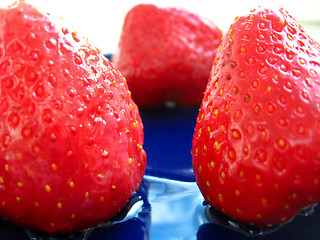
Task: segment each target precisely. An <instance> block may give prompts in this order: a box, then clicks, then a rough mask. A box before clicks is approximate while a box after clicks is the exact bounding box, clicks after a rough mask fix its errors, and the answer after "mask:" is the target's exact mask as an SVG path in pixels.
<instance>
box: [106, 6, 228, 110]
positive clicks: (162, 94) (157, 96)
mask: <svg viewBox="0 0 320 240" xmlns="http://www.w3.org/2000/svg"><path fill="white" fill-rule="evenodd" d="M221 38H222V31H221V30H220V29H219V28H218V27H217V26H216V25H215V24H213V23H212V22H210V21H209V20H206V19H204V18H202V17H200V16H198V15H196V14H193V13H190V12H188V11H186V10H184V9H178V8H173V7H171V8H169V7H168V8H162V7H157V6H155V5H152V4H139V5H137V6H135V7H133V8H132V9H131V10H130V11H129V12H128V13H127V15H126V17H125V20H124V23H123V27H122V32H121V36H120V40H119V45H118V49H117V51H116V52H115V54H114V56H113V59H112V61H113V62H114V64H115V66H116V67H117V68H118V69H119V70H120V71H121V72H122V74H123V75H124V76H125V77H126V79H127V81H128V85H129V89H130V91H131V92H132V98H133V100H134V101H135V102H136V104H137V105H138V106H139V107H144V108H148V107H154V106H156V105H161V104H163V103H165V102H175V103H176V104H177V105H180V106H199V105H200V103H201V99H202V97H203V92H204V90H205V86H206V84H207V82H208V78H209V73H210V70H211V67H212V60H213V57H214V55H215V54H216V52H217V48H218V46H219V44H220V42H221Z"/></svg>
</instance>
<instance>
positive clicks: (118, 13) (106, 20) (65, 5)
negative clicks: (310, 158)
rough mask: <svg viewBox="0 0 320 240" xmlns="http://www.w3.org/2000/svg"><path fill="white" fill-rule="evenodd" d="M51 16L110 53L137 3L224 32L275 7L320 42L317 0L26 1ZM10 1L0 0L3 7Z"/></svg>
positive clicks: (319, 7)
mask: <svg viewBox="0 0 320 240" xmlns="http://www.w3.org/2000/svg"><path fill="white" fill-rule="evenodd" d="M28 1H29V2H32V3H34V4H35V5H36V6H38V7H39V8H40V9H43V10H44V11H46V12H50V13H51V15H56V16H61V17H63V19H64V20H65V22H66V23H67V24H68V25H70V26H72V27H74V29H75V30H77V31H78V32H79V33H80V34H81V35H83V36H85V37H86V38H88V39H89V41H90V42H91V43H93V44H94V45H95V46H97V47H98V48H100V49H101V50H102V52H104V53H112V52H114V51H115V48H116V47H117V43H118V39H119V35H120V32H121V26H122V23H123V19H124V17H125V14H126V13H127V11H128V10H129V9H130V8H131V7H133V6H134V5H136V4H138V3H156V4H158V5H162V6H176V7H183V8H185V9H187V10H189V11H192V12H195V13H197V14H200V15H202V16H204V17H206V18H209V19H211V20H212V21H213V22H214V23H215V24H216V25H218V26H219V27H220V28H221V29H222V30H223V31H224V32H226V31H227V30H228V28H229V26H230V24H231V23H232V22H233V19H234V17H236V16H240V15H241V14H246V13H248V12H249V10H250V9H252V8H255V7H257V6H258V5H265V3H268V5H270V4H272V5H277V6H281V7H283V8H285V9H287V10H288V11H289V12H290V13H291V15H292V16H293V17H295V18H296V19H297V20H298V21H299V22H300V24H301V25H302V26H303V27H304V28H305V30H306V31H307V32H308V33H309V35H311V36H312V37H313V38H314V39H315V40H317V41H319V42H320V14H319V12H320V1H318V0H303V1H294V0H282V1H281V0H277V1H275V0H271V1H270V0H268V1H258V0H222V1H221V0H219V1H217V0H214V1H210V0H161V1H160V0H158V1H155V0H153V1H152V0H149V1H147V0H144V1H137V0H112V1H110V0H28ZM12 2H13V0H0V7H5V6H7V5H8V4H10V3H12Z"/></svg>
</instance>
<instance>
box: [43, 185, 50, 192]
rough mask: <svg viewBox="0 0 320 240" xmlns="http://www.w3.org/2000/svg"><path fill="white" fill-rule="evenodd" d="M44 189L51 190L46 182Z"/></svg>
mask: <svg viewBox="0 0 320 240" xmlns="http://www.w3.org/2000/svg"><path fill="white" fill-rule="evenodd" d="M44 190H45V191H46V192H51V187H50V186H49V185H48V184H47V185H45V187H44Z"/></svg>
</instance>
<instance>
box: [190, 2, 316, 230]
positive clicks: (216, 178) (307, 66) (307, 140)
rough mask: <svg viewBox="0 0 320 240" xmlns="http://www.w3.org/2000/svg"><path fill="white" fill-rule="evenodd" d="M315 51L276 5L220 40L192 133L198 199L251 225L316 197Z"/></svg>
mask: <svg viewBox="0 0 320 240" xmlns="http://www.w3.org/2000/svg"><path fill="white" fill-rule="evenodd" d="M319 60H320V52H319V44H318V43H316V42H315V41H313V40H312V39H311V38H310V37H309V36H308V35H307V34H306V33H305V31H304V30H303V29H302V27H301V26H300V25H299V24H298V23H297V21H296V20H295V19H294V18H293V17H292V16H290V15H289V13H288V12H287V11H285V10H283V9H279V10H270V9H265V8H262V7H259V8H257V9H256V10H252V11H251V12H250V14H248V15H245V16H242V17H240V18H239V19H237V20H236V21H235V22H234V23H233V24H232V25H231V27H230V30H229V31H228V33H226V34H225V36H224V39H223V41H222V43H221V46H220V47H219V51H218V53H217V55H216V58H215V60H214V66H213V69H212V74H211V78H210V81H209V84H208V86H207V89H206V93H205V96H204V99H203V102H202V105H201V108H200V112H199V116H198V119H197V124H196V128H195V134H194V139H193V149H192V154H193V166H194V173H195V177H196V180H197V182H198V185H199V188H200V190H201V192H202V194H203V196H204V197H205V199H206V200H207V201H208V202H209V203H210V204H211V205H212V206H214V207H215V208H217V209H218V210H220V211H222V212H224V213H225V214H226V215H228V216H229V217H231V218H234V219H236V220H239V221H242V222H245V223H248V224H253V225H256V226H270V225H275V224H279V223H282V222H286V221H289V220H290V219H291V218H292V217H294V216H295V214H297V212H298V211H300V210H301V209H302V208H304V207H305V206H307V205H309V204H313V203H316V202H319V201H320V147H319V146H320V113H319V111H320V76H319V74H320V64H319Z"/></svg>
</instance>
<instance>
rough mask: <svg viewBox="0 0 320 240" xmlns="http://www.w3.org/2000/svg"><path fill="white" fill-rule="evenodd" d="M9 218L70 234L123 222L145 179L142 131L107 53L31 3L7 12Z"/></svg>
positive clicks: (2, 75)
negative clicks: (115, 219) (118, 218)
mask: <svg viewBox="0 0 320 240" xmlns="http://www.w3.org/2000/svg"><path fill="white" fill-rule="evenodd" d="M0 21H1V25H0V32H1V38H0V79H1V92H0V109H1V110H0V111H1V115H0V139H1V142H0V150H1V151H0V215H1V216H3V217H4V218H6V219H8V220H10V221H13V222H15V223H17V224H20V225H22V226H24V227H28V228H31V229H37V230H41V231H46V232H71V231H77V230H80V229H83V228H88V227H91V226H94V225H96V224H98V223H100V222H102V221H105V220H106V219H108V218H110V217H112V216H113V215H115V214H116V213H117V212H118V211H119V210H121V209H122V208H123V207H124V206H125V205H126V203H127V201H128V199H129V198H130V196H131V195H132V193H133V192H134V191H135V190H137V189H138V188H139V185H140V183H141V181H142V178H143V175H144V171H145V165H146V154H145V152H144V150H143V147H142V145H143V125H142V123H141V119H140V116H139V112H138V108H137V106H136V105H135V103H134V102H133V100H132V98H131V95H130V92H129V90H128V87H127V83H126V81H125V79H124V78H123V77H122V75H121V73H120V72H119V71H118V70H117V69H116V68H114V66H113V65H112V64H111V62H110V61H109V60H107V59H106V58H105V57H104V56H103V55H102V54H101V52H100V51H99V50H98V49H96V48H95V47H93V46H91V45H90V44H89V43H88V42H87V40H86V39H84V38H82V37H80V36H78V35H77V33H76V32H74V31H71V30H68V28H66V27H62V26H60V25H59V23H58V22H55V21H54V20H53V18H52V17H50V16H49V15H47V14H42V13H41V12H40V11H38V10H37V9H36V8H35V7H33V6H31V5H29V4H27V3H26V2H24V1H21V2H18V3H16V4H13V5H11V6H9V7H8V8H6V9H1V10H0Z"/></svg>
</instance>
